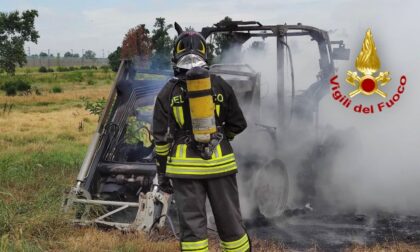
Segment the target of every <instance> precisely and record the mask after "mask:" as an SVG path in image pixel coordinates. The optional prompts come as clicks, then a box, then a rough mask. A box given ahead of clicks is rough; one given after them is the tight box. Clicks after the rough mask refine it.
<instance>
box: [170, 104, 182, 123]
mask: <svg viewBox="0 0 420 252" xmlns="http://www.w3.org/2000/svg"><path fill="white" fill-rule="evenodd" d="M172 110H173V113H174V116H175V120H176V122H177V123H178V125H179V126H180V127H182V126H184V111H183V109H182V106H173V107H172Z"/></svg>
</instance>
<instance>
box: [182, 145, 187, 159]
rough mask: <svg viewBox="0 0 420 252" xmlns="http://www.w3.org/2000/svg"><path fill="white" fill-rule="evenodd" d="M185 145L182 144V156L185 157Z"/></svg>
mask: <svg viewBox="0 0 420 252" xmlns="http://www.w3.org/2000/svg"><path fill="white" fill-rule="evenodd" d="M187 147H188V146H187V145H186V144H182V156H181V157H182V158H186V157H187Z"/></svg>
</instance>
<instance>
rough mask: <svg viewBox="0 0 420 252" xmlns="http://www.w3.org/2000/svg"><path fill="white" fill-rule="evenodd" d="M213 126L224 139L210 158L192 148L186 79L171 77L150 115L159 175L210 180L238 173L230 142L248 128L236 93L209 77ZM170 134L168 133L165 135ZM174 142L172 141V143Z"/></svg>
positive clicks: (219, 81) (222, 81)
mask: <svg viewBox="0 0 420 252" xmlns="http://www.w3.org/2000/svg"><path fill="white" fill-rule="evenodd" d="M210 78H211V86H212V93H213V94H212V95H213V100H214V103H215V118H216V126H218V129H219V131H220V132H222V133H223V139H222V141H221V142H220V144H219V145H217V147H216V148H215V149H214V152H213V154H212V156H211V158H210V159H203V158H202V157H201V156H200V152H199V151H198V150H197V149H196V148H194V140H192V139H194V138H193V137H192V126H191V116H190V110H189V104H188V97H187V92H186V82H185V80H182V79H178V78H172V79H170V80H169V81H168V83H167V84H166V85H165V86H164V87H163V89H162V90H161V91H160V92H159V94H158V96H157V98H156V102H155V108H154V115H153V137H154V140H155V146H156V157H157V158H156V159H157V170H158V173H160V174H162V173H165V172H166V176H167V177H170V178H193V179H197V178H213V177H220V176H224V175H228V174H233V173H236V172H237V164H236V160H235V156H234V153H233V150H232V146H231V145H230V143H229V140H232V139H233V137H234V136H235V135H236V134H239V133H241V132H242V131H243V130H244V129H245V128H246V126H247V124H246V120H245V118H244V116H243V113H242V110H241V108H240V107H239V104H238V101H237V99H236V96H235V93H234V92H233V89H232V87H231V86H229V84H227V83H226V82H225V81H224V80H223V79H222V78H220V77H218V76H214V75H211V76H210ZM168 133H169V134H168ZM172 139H173V140H172Z"/></svg>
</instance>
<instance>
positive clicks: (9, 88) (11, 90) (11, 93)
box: [4, 85, 17, 96]
mask: <svg viewBox="0 0 420 252" xmlns="http://www.w3.org/2000/svg"><path fill="white" fill-rule="evenodd" d="M4 91H6V95H7V96H15V95H16V94H17V90H16V86H6V85H5V87H4Z"/></svg>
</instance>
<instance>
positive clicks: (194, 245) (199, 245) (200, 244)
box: [181, 239, 209, 251]
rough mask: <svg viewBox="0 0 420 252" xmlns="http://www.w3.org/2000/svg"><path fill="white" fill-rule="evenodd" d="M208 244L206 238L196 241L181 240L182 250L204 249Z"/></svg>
mask: <svg viewBox="0 0 420 252" xmlns="http://www.w3.org/2000/svg"><path fill="white" fill-rule="evenodd" d="M208 246H209V240H208V239H205V240H201V241H196V242H181V248H182V250H188V251H206V249H208ZM203 249H205V250H203Z"/></svg>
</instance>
